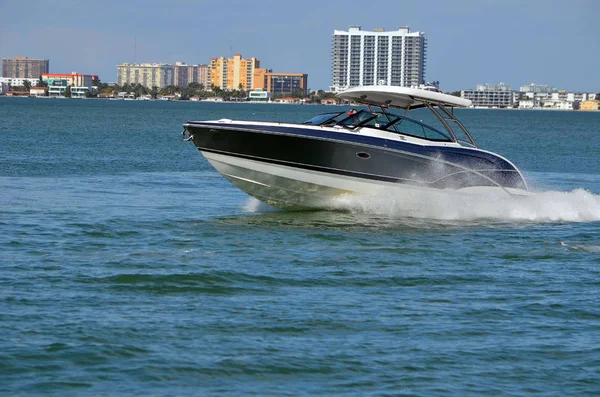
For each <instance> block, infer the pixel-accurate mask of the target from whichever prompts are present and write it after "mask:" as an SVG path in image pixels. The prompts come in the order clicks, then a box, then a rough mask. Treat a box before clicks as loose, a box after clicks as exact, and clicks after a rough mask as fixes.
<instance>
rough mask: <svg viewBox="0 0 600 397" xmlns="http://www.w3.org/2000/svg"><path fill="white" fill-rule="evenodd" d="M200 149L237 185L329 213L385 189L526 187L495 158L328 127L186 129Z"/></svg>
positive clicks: (276, 201)
mask: <svg viewBox="0 0 600 397" xmlns="http://www.w3.org/2000/svg"><path fill="white" fill-rule="evenodd" d="M186 129H187V131H188V133H189V134H190V136H191V137H192V140H193V142H194V144H195V145H196V146H197V147H198V149H199V150H200V151H201V152H202V154H203V155H204V156H205V157H206V158H207V160H208V161H209V162H210V163H211V164H212V165H213V167H215V169H216V170H217V171H219V172H220V173H221V174H222V175H223V176H225V177H226V178H227V179H228V180H229V181H230V182H231V183H232V184H233V185H235V186H237V187H238V188H239V189H240V190H242V191H244V192H246V193H247V194H249V195H251V196H253V197H256V198H257V199H259V200H261V201H264V202H267V203H269V204H272V205H274V206H277V207H281V208H330V207H331V206H332V204H331V199H332V198H334V197H339V196H340V195H344V194H349V193H359V194H377V192H378V191H379V190H380V189H382V188H390V187H393V188H395V189H398V188H402V189H406V190H407V191H409V190H414V189H428V190H429V189H433V190H440V189H455V190H456V189H463V190H464V189H472V188H475V187H476V188H478V189H480V188H482V187H490V188H494V189H496V190H498V189H499V190H503V191H504V192H506V193H508V192H510V191H513V190H522V189H526V185H525V182H524V180H523V178H522V176H521V174H520V173H519V171H518V170H517V169H516V168H515V167H514V166H513V165H512V164H511V163H510V162H508V161H507V160H505V159H503V158H501V157H500V156H497V155H494V154H493V153H489V152H485V151H480V150H477V149H470V148H461V147H440V146H432V147H426V146H423V145H415V144H412V143H403V142H398V141H392V140H386V139H381V138H374V137H369V136H364V135H363V136H361V135H359V134H355V135H356V136H354V135H350V134H343V136H340V135H342V134H341V133H339V132H335V131H329V130H327V129H308V128H302V127H300V128H298V127H288V126H280V127H270V128H269V130H266V129H265V128H264V127H256V126H255V127H252V126H248V125H235V124H233V125H232V124H228V125H226V126H221V125H215V124H210V123H208V124H200V125H197V124H189V123H188V124H186Z"/></svg>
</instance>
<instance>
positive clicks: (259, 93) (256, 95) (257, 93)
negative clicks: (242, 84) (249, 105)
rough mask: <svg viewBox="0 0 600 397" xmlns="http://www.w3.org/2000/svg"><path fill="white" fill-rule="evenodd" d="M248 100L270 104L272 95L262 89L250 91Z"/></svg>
mask: <svg viewBox="0 0 600 397" xmlns="http://www.w3.org/2000/svg"><path fill="white" fill-rule="evenodd" d="M248 98H249V99H250V100H251V101H253V102H268V101H270V100H271V93H270V92H269V91H267V90H264V89H262V88H259V89H256V90H253V91H250V92H249V93H248Z"/></svg>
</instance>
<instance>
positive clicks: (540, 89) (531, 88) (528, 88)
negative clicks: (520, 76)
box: [519, 83, 556, 94]
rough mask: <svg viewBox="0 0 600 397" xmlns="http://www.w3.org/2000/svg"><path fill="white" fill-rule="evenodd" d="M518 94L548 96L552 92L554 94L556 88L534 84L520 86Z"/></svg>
mask: <svg viewBox="0 0 600 397" xmlns="http://www.w3.org/2000/svg"><path fill="white" fill-rule="evenodd" d="M519 92H523V93H525V92H530V93H534V94H536V93H545V94H549V93H552V92H556V88H554V87H551V86H549V85H538V84H535V83H531V84H529V85H523V86H521V88H519Z"/></svg>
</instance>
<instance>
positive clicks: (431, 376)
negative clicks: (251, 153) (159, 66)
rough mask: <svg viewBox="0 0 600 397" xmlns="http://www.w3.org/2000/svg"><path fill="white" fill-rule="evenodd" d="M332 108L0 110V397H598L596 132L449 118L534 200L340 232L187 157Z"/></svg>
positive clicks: (568, 122) (335, 221)
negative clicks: (235, 121)
mask: <svg viewBox="0 0 600 397" xmlns="http://www.w3.org/2000/svg"><path fill="white" fill-rule="evenodd" d="M331 109H332V108H329V107H320V106H293V105H265V104H260V105H251V104H205V103H171V102H141V101H140V102H136V101H100V100H98V101H94V100H62V99H27V98H0V395H60V396H63V395H78V396H79V395H84V396H97V395H111V396H112V395H144V396H154V395H157V396H158V395H219V396H239V395H258V396H281V395H294V396H297V395H307V396H308V395H316V394H320V395H332V396H364V395H406V396H447V395H460V396H481V395H498V396H504V395H514V396H534V395H535V396H537V395H543V396H583V395H597V394H598V391H599V390H600V309H599V308H598V302H600V161H599V160H598V153H599V151H600V140H599V137H600V114H598V113H595V114H592V113H578V112H552V111H501V110H462V111H458V112H459V116H460V118H461V120H463V121H464V123H465V124H466V125H467V127H468V128H470V130H471V132H472V134H473V135H474V137H475V139H476V141H477V142H478V144H479V145H480V146H481V147H483V148H485V149H489V150H492V151H495V152H498V153H500V154H502V155H504V156H506V157H507V158H509V159H510V160H512V161H513V162H514V163H515V164H517V165H518V166H519V167H520V168H521V169H522V170H523V171H524V173H525V176H526V179H527V180H528V182H529V184H530V186H532V187H533V189H534V190H535V191H536V192H539V193H538V194H536V195H535V196H534V197H532V198H527V199H524V200H508V199H504V198H502V199H499V198H496V199H490V200H481V199H479V198H476V197H470V198H467V199H464V198H462V199H458V198H456V197H449V198H448V200H445V201H441V202H430V201H427V200H424V198H422V197H421V198H407V197H398V196H395V195H394V194H392V193H390V194H389V195H385V196H382V197H371V198H368V199H364V200H360V199H357V200H355V201H351V202H347V203H345V208H347V209H349V210H347V211H344V212H296V213H294V212H280V211H276V210H273V209H271V208H268V207H266V206H264V205H261V204H259V203H257V202H256V201H254V200H252V199H250V198H248V196H246V195H245V194H244V193H242V192H240V191H238V190H237V189H235V188H234V187H232V186H231V185H229V184H228V183H227V182H226V181H225V180H224V179H223V178H222V177H220V176H219V175H218V174H217V173H216V171H214V170H213V169H212V168H211V167H210V166H209V165H208V163H207V162H206V161H205V160H204V159H203V157H202V156H201V155H200V153H199V152H198V151H197V150H196V149H195V148H194V146H193V144H191V143H190V142H183V141H182V137H181V131H182V127H181V125H182V123H183V122H184V121H186V120H193V119H214V118H221V117H229V118H243V119H260V120H281V121H302V120H305V119H308V118H309V117H310V116H312V115H314V114H315V113H319V112H322V111H329V110H331Z"/></svg>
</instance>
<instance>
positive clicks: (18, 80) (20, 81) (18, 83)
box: [0, 77, 40, 87]
mask: <svg viewBox="0 0 600 397" xmlns="http://www.w3.org/2000/svg"><path fill="white" fill-rule="evenodd" d="M26 80H27V81H29V84H31V86H32V87H36V86H37V85H38V82H39V81H40V79H39V78H26V77H0V84H6V85H9V84H10V86H12V87H22V86H23V85H24V84H25V81H26Z"/></svg>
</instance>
